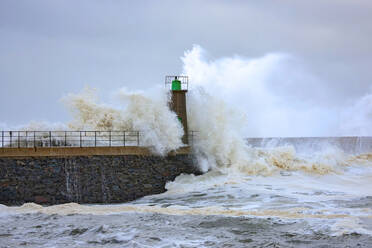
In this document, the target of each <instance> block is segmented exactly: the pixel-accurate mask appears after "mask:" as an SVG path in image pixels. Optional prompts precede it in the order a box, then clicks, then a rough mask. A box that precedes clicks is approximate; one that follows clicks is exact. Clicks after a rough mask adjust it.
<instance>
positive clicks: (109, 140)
mask: <svg viewBox="0 0 372 248" xmlns="http://www.w3.org/2000/svg"><path fill="white" fill-rule="evenodd" d="M109 146H110V147H111V130H110V131H109Z"/></svg>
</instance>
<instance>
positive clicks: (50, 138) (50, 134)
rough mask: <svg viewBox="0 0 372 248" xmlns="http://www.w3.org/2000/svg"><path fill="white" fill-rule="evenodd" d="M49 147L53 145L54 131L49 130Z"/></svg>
mask: <svg viewBox="0 0 372 248" xmlns="http://www.w3.org/2000/svg"><path fill="white" fill-rule="evenodd" d="M49 147H52V132H51V131H49Z"/></svg>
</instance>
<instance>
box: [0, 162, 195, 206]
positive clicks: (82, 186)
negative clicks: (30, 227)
mask: <svg viewBox="0 0 372 248" xmlns="http://www.w3.org/2000/svg"><path fill="white" fill-rule="evenodd" d="M181 173H189V174H190V173H193V174H200V172H199V171H198V169H197V168H196V167H195V166H193V160H192V157H191V156H189V155H175V156H168V157H159V156H140V155H123V156H75V157H29V158H0V204H6V205H19V204H23V203H25V202H30V201H33V202H36V203H38V204H47V205H49V204H60V203H68V202H78V203H121V202H126V201H131V200H135V199H137V198H139V197H142V196H145V195H149V194H158V193H162V192H164V191H165V187H164V186H165V184H166V182H167V181H170V180H174V178H176V177H177V176H178V175H180V174H181Z"/></svg>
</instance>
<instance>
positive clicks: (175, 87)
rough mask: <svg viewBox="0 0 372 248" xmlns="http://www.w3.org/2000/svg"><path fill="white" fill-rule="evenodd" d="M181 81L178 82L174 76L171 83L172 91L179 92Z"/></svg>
mask: <svg viewBox="0 0 372 248" xmlns="http://www.w3.org/2000/svg"><path fill="white" fill-rule="evenodd" d="M181 88H182V87H181V81H180V80H178V77H177V76H175V77H174V80H173V81H172V90H181Z"/></svg>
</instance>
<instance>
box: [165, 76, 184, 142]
mask: <svg viewBox="0 0 372 248" xmlns="http://www.w3.org/2000/svg"><path fill="white" fill-rule="evenodd" d="M188 84H189V78H188V77H187V76H166V77H165V86H166V87H167V88H168V89H170V91H171V101H170V109H171V110H172V111H174V112H175V113H176V114H177V117H178V120H179V121H180V122H181V123H182V126H183V130H184V136H183V137H182V142H183V143H184V144H188V143H189V142H188V129H187V112H186V92H187V89H188Z"/></svg>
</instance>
